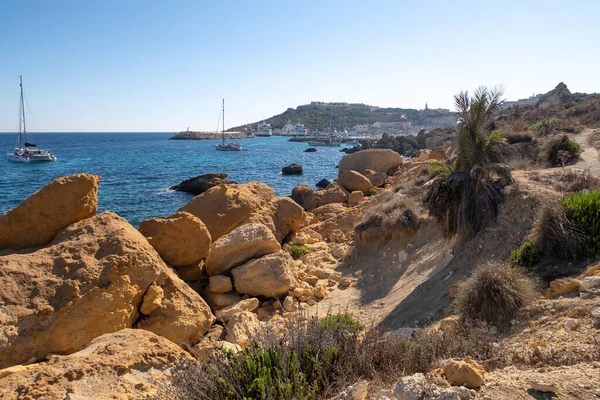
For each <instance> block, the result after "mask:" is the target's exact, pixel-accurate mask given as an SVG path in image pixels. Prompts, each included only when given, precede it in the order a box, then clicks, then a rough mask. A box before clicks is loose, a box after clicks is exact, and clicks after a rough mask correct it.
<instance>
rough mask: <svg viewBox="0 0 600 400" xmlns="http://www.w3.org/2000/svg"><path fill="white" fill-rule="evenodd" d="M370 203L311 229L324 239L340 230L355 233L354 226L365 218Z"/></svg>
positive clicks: (363, 203) (348, 210)
mask: <svg viewBox="0 0 600 400" xmlns="http://www.w3.org/2000/svg"><path fill="white" fill-rule="evenodd" d="M369 204H370V202H368V201H363V202H362V203H360V204H359V205H357V206H355V207H351V208H349V209H347V210H346V212H343V213H340V214H338V215H337V216H335V217H333V218H329V219H327V220H325V221H322V222H320V223H318V224H313V225H311V226H310V229H312V230H313V231H315V232H317V233H319V234H320V235H321V236H322V237H329V234H330V233H331V232H332V231H334V230H336V229H339V230H340V231H342V232H343V233H344V234H347V233H350V232H354V226H355V225H356V224H357V223H358V222H359V221H360V220H361V219H362V218H363V216H364V215H365V212H366V211H367V209H368V208H369ZM304 229H306V228H303V229H300V230H299V231H298V232H302V231H303V230H304Z"/></svg>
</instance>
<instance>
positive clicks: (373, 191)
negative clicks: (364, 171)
mask: <svg viewBox="0 0 600 400" xmlns="http://www.w3.org/2000/svg"><path fill="white" fill-rule="evenodd" d="M378 194H379V190H377V189H375V188H370V189H367V190H366V191H365V196H367V197H371V196H377V195H378Z"/></svg>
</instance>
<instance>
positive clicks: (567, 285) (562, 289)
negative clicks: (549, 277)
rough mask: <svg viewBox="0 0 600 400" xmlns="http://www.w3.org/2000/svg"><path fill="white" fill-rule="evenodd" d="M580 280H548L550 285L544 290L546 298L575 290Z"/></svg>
mask: <svg viewBox="0 0 600 400" xmlns="http://www.w3.org/2000/svg"><path fill="white" fill-rule="evenodd" d="M580 285H581V281H579V280H577V279H574V278H562V279H556V280H554V281H552V282H550V287H549V288H548V290H546V298H547V299H551V298H553V297H556V296H564V295H567V294H571V293H573V292H577V291H578V290H579V286H580Z"/></svg>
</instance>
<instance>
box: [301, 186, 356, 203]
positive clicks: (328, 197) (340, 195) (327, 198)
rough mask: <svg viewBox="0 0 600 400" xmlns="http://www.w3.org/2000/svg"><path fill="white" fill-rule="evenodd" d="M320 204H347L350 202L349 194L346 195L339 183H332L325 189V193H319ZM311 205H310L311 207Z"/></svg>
mask: <svg viewBox="0 0 600 400" xmlns="http://www.w3.org/2000/svg"><path fill="white" fill-rule="evenodd" d="M318 198H319V200H320V203H321V204H322V205H324V204H330V203H343V204H346V202H347V201H348V193H346V192H345V191H344V190H343V189H342V188H341V187H340V186H339V185H338V184H337V183H332V184H330V185H329V186H327V188H326V189H325V192H323V193H319V196H318ZM310 204H311V203H309V205H310Z"/></svg>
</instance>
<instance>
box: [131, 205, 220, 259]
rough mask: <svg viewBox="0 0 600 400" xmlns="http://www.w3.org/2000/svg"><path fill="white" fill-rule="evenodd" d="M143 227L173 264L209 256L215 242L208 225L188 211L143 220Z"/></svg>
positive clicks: (161, 252)
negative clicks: (211, 246)
mask: <svg viewBox="0 0 600 400" xmlns="http://www.w3.org/2000/svg"><path fill="white" fill-rule="evenodd" d="M139 230H140V232H141V233H142V235H144V236H145V237H146V239H148V242H149V243H150V244H151V245H152V246H153V247H154V248H155V249H156V251H157V252H158V254H160V256H161V257H162V259H163V260H165V262H166V263H167V264H169V265H172V266H177V267H183V266H186V265H190V264H194V263H198V262H199V261H200V260H202V259H203V258H205V257H206V255H207V254H208V249H209V248H210V245H211V238H210V233H209V232H208V229H207V228H206V225H204V223H203V222H202V221H201V220H200V218H198V217H196V216H194V215H192V214H190V213H187V212H177V213H175V214H173V215H171V216H170V217H159V218H152V219H148V220H146V221H142V223H141V224H140V228H139Z"/></svg>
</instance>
